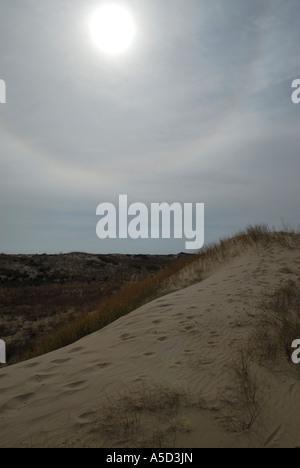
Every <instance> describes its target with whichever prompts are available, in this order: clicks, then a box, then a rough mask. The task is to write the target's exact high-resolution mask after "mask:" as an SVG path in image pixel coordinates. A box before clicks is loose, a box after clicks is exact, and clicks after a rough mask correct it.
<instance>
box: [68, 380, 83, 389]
mask: <svg viewBox="0 0 300 468" xmlns="http://www.w3.org/2000/svg"><path fill="white" fill-rule="evenodd" d="M85 384H86V380H80V381H79V382H71V383H69V384H67V385H64V387H63V388H66V389H68V390H82V389H84V388H86V385H85Z"/></svg>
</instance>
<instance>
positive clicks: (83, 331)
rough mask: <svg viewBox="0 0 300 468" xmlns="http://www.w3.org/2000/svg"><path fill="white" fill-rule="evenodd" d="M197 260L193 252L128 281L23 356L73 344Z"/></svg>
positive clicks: (134, 306) (138, 304) (142, 300)
mask: <svg viewBox="0 0 300 468" xmlns="http://www.w3.org/2000/svg"><path fill="white" fill-rule="evenodd" d="M197 260H198V256H196V255H191V256H190V258H188V259H185V260H179V261H177V262H176V263H174V264H173V265H172V266H171V267H168V268H166V269H164V270H162V271H160V272H158V273H157V274H155V275H153V276H152V277H149V278H146V279H143V280H140V281H135V282H131V283H128V284H126V285H125V286H123V287H122V288H121V289H120V290H119V291H117V292H115V293H114V294H113V295H112V296H111V297H109V298H106V299H104V300H103V301H102V302H101V304H100V306H98V309H97V310H96V311H95V312H92V313H88V312H83V313H81V314H77V316H76V318H75V319H74V320H72V321H70V322H67V323H64V324H62V325H61V326H60V327H59V328H58V329H57V330H56V331H55V332H54V333H52V334H50V335H49V336H48V337H44V338H43V339H42V340H40V341H38V342H37V343H36V344H35V345H34V347H33V348H32V349H29V350H27V352H25V353H24V355H23V360H24V359H30V358H33V357H36V356H40V355H42V354H45V353H48V352H51V351H54V350H56V349H59V348H62V347H64V346H67V345H69V344H72V343H74V342H76V341H77V340H79V339H80V338H83V337H84V336H86V335H89V334H91V333H93V332H96V331H98V330H100V329H102V328H104V327H105V326H107V325H109V324H110V323H112V322H114V321H115V320H117V319H119V318H120V317H123V316H124V315H127V314H129V313H130V312H132V311H134V310H136V309H137V308H139V307H141V306H142V305H144V304H145V303H147V302H149V301H151V300H153V299H155V298H157V297H159V296H160V295H161V294H162V292H161V291H162V288H163V285H164V283H165V282H166V281H167V280H168V279H169V278H170V277H172V276H173V275H175V274H177V273H178V272H179V271H181V270H182V269H183V268H185V267H186V266H187V265H191V264H192V263H193V262H195V261H197Z"/></svg>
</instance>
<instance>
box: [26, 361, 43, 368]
mask: <svg viewBox="0 0 300 468" xmlns="http://www.w3.org/2000/svg"><path fill="white" fill-rule="evenodd" d="M39 364H40V362H30V363H29V364H25V365H24V369H31V368H32V367H36V366H38V365H39Z"/></svg>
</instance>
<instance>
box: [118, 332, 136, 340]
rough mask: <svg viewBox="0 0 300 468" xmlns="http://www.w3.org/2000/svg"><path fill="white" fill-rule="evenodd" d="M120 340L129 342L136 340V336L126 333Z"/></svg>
mask: <svg viewBox="0 0 300 468" xmlns="http://www.w3.org/2000/svg"><path fill="white" fill-rule="evenodd" d="M120 338H121V339H122V340H123V341H127V340H132V339H133V338H135V336H133V335H130V334H129V333H124V334H123V335H121V336H120Z"/></svg>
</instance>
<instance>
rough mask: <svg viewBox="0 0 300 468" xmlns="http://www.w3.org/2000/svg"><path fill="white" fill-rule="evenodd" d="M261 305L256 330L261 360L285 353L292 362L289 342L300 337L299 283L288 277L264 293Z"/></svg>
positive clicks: (268, 359) (274, 358)
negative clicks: (289, 279) (271, 290)
mask: <svg viewBox="0 0 300 468" xmlns="http://www.w3.org/2000/svg"><path fill="white" fill-rule="evenodd" d="M260 308H261V310H262V316H261V318H260V321H259V326H258V328H257V331H256V334H255V339H256V340H255V341H256V343H257V345H258V346H257V350H258V352H259V358H260V360H261V361H262V362H264V361H270V360H273V361H274V360H276V359H277V358H279V357H280V356H282V355H284V356H285V357H286V358H287V359H288V361H289V362H291V356H292V343H293V341H294V340H296V339H299V338H300V287H299V286H298V285H297V284H296V283H295V282H294V281H288V282H287V283H286V284H284V285H283V286H281V287H280V288H278V289H277V290H276V291H274V292H273V293H272V294H271V295H269V296H266V297H265V298H264V299H263V301H262V304H261V306H260Z"/></svg>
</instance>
